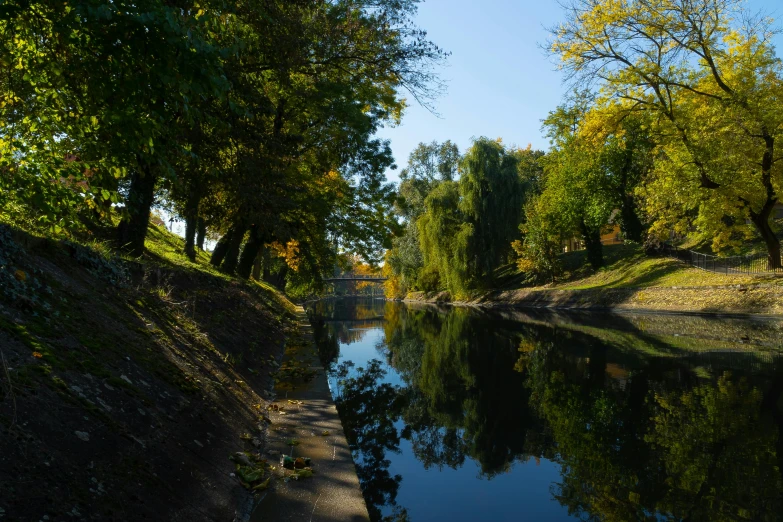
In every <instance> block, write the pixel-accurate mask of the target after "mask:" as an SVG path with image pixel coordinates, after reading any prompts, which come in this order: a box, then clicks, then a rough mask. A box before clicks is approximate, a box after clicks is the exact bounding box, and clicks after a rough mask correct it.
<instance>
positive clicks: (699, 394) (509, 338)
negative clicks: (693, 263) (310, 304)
mask: <svg viewBox="0 0 783 522" xmlns="http://www.w3.org/2000/svg"><path fill="white" fill-rule="evenodd" d="M330 314H331V317H330ZM352 314H353V315H352ZM311 317H312V318H313V322H314V324H316V325H318V326H317V327H316V333H317V338H318V340H319V344H320V347H321V354H322V358H323V360H324V364H325V365H327V366H328V367H329V368H330V371H331V374H332V378H333V382H334V383H335V386H334V390H333V393H334V395H335V399H336V402H337V404H338V408H339V410H340V415H341V418H342V420H343V424H344V427H345V429H346V433H347V434H348V439H349V443H350V445H351V448H352V451H353V452H354V459H355V461H356V463H357V469H358V472H359V477H360V481H361V482H362V487H363V490H364V493H365V498H366V500H367V504H368V507H369V509H370V513H371V516H372V518H373V519H374V520H408V519H417V520H428V519H433V518H437V516H438V513H439V510H442V509H444V508H445V503H444V501H442V500H441V501H440V502H441V504H440V505H439V504H438V502H439V500H438V498H436V494H435V493H433V492H432V491H426V490H422V491H419V490H413V491H407V490H405V484H406V480H408V481H411V482H412V483H419V481H418V478H420V477H419V475H421V474H427V477H428V480H430V481H438V480H440V479H441V477H444V478H445V477H446V476H447V475H446V473H447V472H448V471H449V470H460V469H463V468H468V467H472V466H475V469H476V470H477V475H478V476H476V473H473V474H468V473H462V474H455V475H448V476H449V477H450V479H449V480H451V481H452V482H451V483H450V486H449V487H451V488H453V490H454V491H470V488H474V487H479V481H484V482H485V483H487V487H490V488H491V487H495V486H493V484H497V488H501V485H502V484H504V483H505V482H504V481H505V480H506V478H503V480H501V477H510V478H511V479H514V480H519V481H522V480H523V479H525V476H530V475H531V474H533V475H534V477H533V478H535V474H536V473H541V471H540V470H539V468H538V467H537V466H528V465H526V463H527V462H528V461H531V460H534V461H535V462H536V463H539V462H549V463H552V466H553V467H554V469H556V470H557V475H558V476H557V478H556V479H554V481H553V482H552V483H551V486H550V488H549V495H548V496H538V497H531V498H526V499H525V502H526V504H525V505H524V506H520V505H517V504H515V503H514V502H502V501H496V502H494V503H493V504H492V505H491V507H490V508H489V509H491V510H492V511H491V512H488V511H487V509H488V508H487V506H486V505H483V506H482V507H481V508H480V510H479V508H478V507H476V506H475V505H474V504H475V502H471V500H470V497H469V496H468V495H456V494H455V495H451V497H450V498H449V499H448V501H447V502H448V504H449V507H450V508H453V510H452V511H450V513H454V512H456V513H458V515H457V516H456V518H455V517H454V516H453V515H452V516H451V519H455V520H457V519H459V520H477V519H492V520H517V519H518V515H519V513H520V512H524V511H526V510H528V509H533V508H535V507H537V506H536V504H547V506H546V508H547V509H553V510H554V509H556V511H551V513H553V514H552V515H551V516H550V517H549V518H550V519H568V518H571V517H572V518H576V519H581V520H618V521H621V520H622V521H624V520H692V521H697V520H764V521H767V520H769V521H771V520H781V516H782V515H781V513H783V505H781V504H782V502H781V498H782V496H783V478H781V470H783V436H782V434H783V359H782V358H781V357H780V355H779V348H780V339H781V337H780V329H781V325H780V323H778V322H774V321H763V322H749V321H740V320H734V319H732V320H726V319H719V320H716V319H710V318H703V317H693V318H691V317H682V316H625V315H624V316H613V315H596V314H560V313H558V314H552V313H529V312H528V313H521V312H510V311H505V312H501V313H490V312H481V311H475V310H467V309H459V308H455V309H449V310H445V311H444V310H442V309H436V308H430V307H410V306H407V305H404V304H400V303H384V302H382V301H367V302H360V301H358V300H357V301H356V302H352V303H345V302H343V303H340V302H335V303H328V302H326V303H318V304H317V305H316V308H314V309H313V310H311ZM334 317H339V318H340V319H341V321H337V322H333V321H327V320H328V319H330V318H334ZM362 317H365V318H367V317H372V318H374V319H375V320H377V319H378V318H379V317H382V321H380V320H378V321H377V323H374V324H373V326H372V328H375V329H376V330H379V329H382V330H383V332H382V336H381V337H382V339H383V341H382V342H381V343H379V344H378V345H376V346H374V347H373V348H368V349H375V350H377V353H376V355H377V354H380V356H381V357H382V358H383V359H384V360H380V361H373V362H370V363H369V364H366V365H364V367H363V368H357V367H354V366H353V365H352V364H351V363H350V362H349V361H347V360H345V358H344V357H343V356H342V355H341V350H346V349H347V348H346V347H347V346H349V345H350V344H351V343H355V342H360V341H361V338H360V337H361V336H360V335H359V334H357V333H355V332H356V331H358V332H366V331H367V330H366V329H359V330H356V329H354V328H352V327H351V324H352V323H351V321H352V320H353V319H355V318H362ZM357 337H358V338H359V340H358V341H357V340H356V339H357ZM392 377H393V378H392ZM402 448H405V451H403V450H402ZM394 469H402V470H403V472H402V473H400V474H394V473H393V471H392V470H394ZM548 480H549V479H548ZM455 481H459V483H457V482H455ZM487 481H488V482H487ZM520 483H521V482H520ZM481 487H484V485H483V484H482V485H481ZM503 487H505V486H503ZM482 491H484V490H482ZM499 491H500V489H499ZM503 491H506V490H503ZM488 494H490V493H488ZM521 494H522V493H520V495H521ZM403 496H404V498H405V501H404V506H401V505H398V500H397V499H398V497H400V498H402V497H403ZM463 497H464V498H463ZM401 503H402V502H401ZM455 506H456V507H455Z"/></svg>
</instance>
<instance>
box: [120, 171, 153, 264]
mask: <svg viewBox="0 0 783 522" xmlns="http://www.w3.org/2000/svg"><path fill="white" fill-rule="evenodd" d="M155 181H156V179H155V175H154V174H153V169H152V168H151V167H150V166H149V165H147V164H143V165H142V166H141V168H140V169H139V170H135V171H134V172H133V175H132V177H131V186H130V192H129V193H128V199H127V201H126V202H125V208H126V211H127V216H126V217H125V218H123V220H122V221H120V224H119V226H118V227H117V235H118V240H119V243H120V247H121V248H123V249H126V250H127V251H128V252H130V254H131V255H134V256H141V255H143V254H144V240H145V239H146V237H147V228H148V227H149V224H150V210H151V209H152V203H153V201H154V200H155Z"/></svg>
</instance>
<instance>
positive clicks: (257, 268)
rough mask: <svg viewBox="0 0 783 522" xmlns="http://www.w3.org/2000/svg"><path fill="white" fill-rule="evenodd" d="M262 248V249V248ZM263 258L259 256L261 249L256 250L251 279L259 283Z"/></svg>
mask: <svg viewBox="0 0 783 522" xmlns="http://www.w3.org/2000/svg"><path fill="white" fill-rule="evenodd" d="M262 248H263V247H262ZM263 259H264V257H263V255H262V254H261V249H259V250H258V255H257V256H256V259H255V261H253V272H252V274H251V275H252V277H253V279H255V280H256V281H261V264H262V263H261V262H262V261H263Z"/></svg>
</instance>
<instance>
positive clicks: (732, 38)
mask: <svg viewBox="0 0 783 522" xmlns="http://www.w3.org/2000/svg"><path fill="white" fill-rule="evenodd" d="M565 14H566V20H565V21H564V22H563V23H562V24H560V25H559V26H557V27H556V28H554V29H553V31H552V36H553V41H552V42H551V50H552V52H553V53H554V54H555V55H556V56H559V57H560V58H561V59H562V65H563V67H564V68H565V69H566V71H567V72H568V73H569V74H570V75H571V77H572V78H574V79H576V80H578V81H582V80H586V81H592V82H596V81H597V82H598V83H599V84H600V86H601V88H602V93H603V96H605V97H606V98H608V99H611V100H615V101H617V102H618V103H619V104H620V105H621V106H622V107H623V108H624V109H625V110H626V111H645V112H648V113H650V114H651V120H652V121H654V122H655V124H656V126H657V127H658V129H659V131H658V135H659V136H661V137H665V138H666V140H665V142H663V143H662V145H663V152H664V153H665V161H663V162H660V163H659V164H658V165H657V166H656V169H655V172H654V174H655V179H654V181H653V183H651V185H650V189H651V190H648V191H647V193H646V201H645V206H646V207H647V209H648V211H649V212H650V213H651V214H652V215H653V216H654V217H655V218H656V222H655V223H654V224H653V229H654V231H656V232H657V233H660V234H664V233H665V232H667V231H669V230H672V229H675V230H676V229H677V228H679V229H680V231H682V229H683V228H684V227H685V226H687V225H695V226H696V227H698V229H699V230H700V231H701V232H702V233H703V235H704V237H705V238H707V237H710V238H713V240H714V241H713V247H714V248H715V249H716V250H720V249H721V248H725V247H726V246H731V244H730V242H729V244H728V245H727V240H730V238H731V236H732V234H731V232H732V230H739V229H741V228H743V227H744V223H745V220H746V219H747V220H749V221H750V222H751V223H752V225H753V227H754V229H755V231H756V233H757V234H758V236H759V237H760V238H761V239H762V240H763V241H764V242H765V244H766V248H767V253H768V259H769V267H770V268H780V267H781V253H780V241H779V240H778V238H777V236H776V235H775V232H774V230H773V227H772V223H771V221H770V218H771V216H772V210H773V208H774V207H775V205H776V204H777V203H778V200H779V196H778V194H779V191H780V187H781V176H783V168H782V167H781V162H780V159H779V158H778V157H777V153H776V142H777V141H779V138H780V136H781V133H783V124H782V122H783V119H781V118H782V117H781V114H783V111H781V110H780V107H781V105H780V103H781V98H780V96H779V93H780V89H781V85H783V66H782V65H781V61H780V59H779V58H778V57H777V56H776V55H775V50H774V48H773V47H772V44H771V36H772V34H773V32H774V30H773V29H772V27H771V25H770V23H771V22H770V20H769V19H768V18H762V17H755V16H753V15H752V14H751V13H749V12H748V11H747V9H746V8H745V6H744V5H743V2H741V1H740V0H697V1H692V0H641V1H635V2H607V1H603V0H574V1H572V2H569V3H568V4H567V8H566V10H565ZM673 208H674V209H676V212H674V211H672V209H673ZM690 214H697V215H698V216H699V217H698V218H697V219H696V220H692V221H691V222H690V223H687V222H688V221H689V220H688V219H687V216H688V215H690ZM724 216H725V219H724Z"/></svg>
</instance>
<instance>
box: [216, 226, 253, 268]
mask: <svg viewBox="0 0 783 522" xmlns="http://www.w3.org/2000/svg"><path fill="white" fill-rule="evenodd" d="M233 230H234V231H233V233H232V234H231V240H230V241H229V243H228V249H227V250H226V257H225V258H224V259H223V264H221V265H220V271H221V272H223V273H226V274H233V273H234V272H235V271H236V269H237V264H238V263H239V249H240V248H241V247H242V240H243V239H245V232H246V231H247V226H246V225H245V223H244V220H243V218H238V219H237V222H236V224H235V225H234V227H233Z"/></svg>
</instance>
